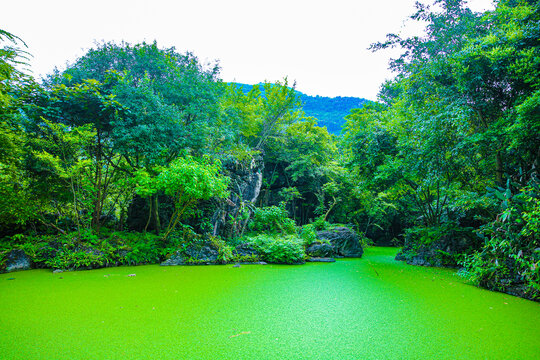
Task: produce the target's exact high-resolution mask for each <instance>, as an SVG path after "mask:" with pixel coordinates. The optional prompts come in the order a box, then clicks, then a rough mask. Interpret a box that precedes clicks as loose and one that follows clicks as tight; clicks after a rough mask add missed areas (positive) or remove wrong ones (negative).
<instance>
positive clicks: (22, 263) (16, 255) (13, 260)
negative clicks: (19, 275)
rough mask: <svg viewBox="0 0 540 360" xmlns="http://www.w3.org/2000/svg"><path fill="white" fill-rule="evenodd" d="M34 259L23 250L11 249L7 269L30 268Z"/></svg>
mask: <svg viewBox="0 0 540 360" xmlns="http://www.w3.org/2000/svg"><path fill="white" fill-rule="evenodd" d="M31 268H32V260H31V259H30V257H29V256H28V255H26V253H25V252H24V251H23V250H11V251H10V252H8V253H7V256H6V271H7V272H11V271H18V270H29V269H31Z"/></svg>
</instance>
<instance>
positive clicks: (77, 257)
mask: <svg viewBox="0 0 540 360" xmlns="http://www.w3.org/2000/svg"><path fill="white" fill-rule="evenodd" d="M45 264H46V265H47V266H48V267H50V268H53V269H63V270H68V269H70V270H71V269H80V268H99V267H104V266H106V265H108V264H109V262H108V259H107V257H106V256H105V254H94V253H92V252H86V251H68V250H65V251H62V252H60V253H58V254H57V255H56V256H55V257H54V258H52V259H49V260H47V261H46V262H45Z"/></svg>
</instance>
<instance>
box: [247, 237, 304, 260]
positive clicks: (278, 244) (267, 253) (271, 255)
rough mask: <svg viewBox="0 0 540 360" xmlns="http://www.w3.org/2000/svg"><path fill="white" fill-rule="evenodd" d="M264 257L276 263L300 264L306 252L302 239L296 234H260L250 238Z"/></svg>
mask: <svg viewBox="0 0 540 360" xmlns="http://www.w3.org/2000/svg"><path fill="white" fill-rule="evenodd" d="M248 241H249V242H251V243H252V244H253V245H254V246H255V247H256V248H257V250H258V251H259V253H260V256H261V257H262V259H263V260H264V261H266V262H269V263H274V264H300V263H303V262H304V257H305V252H304V246H303V244H302V243H303V241H302V239H300V238H298V237H296V236H292V235H289V236H285V237H283V236H275V235H258V236H255V237H253V238H249V239H248Z"/></svg>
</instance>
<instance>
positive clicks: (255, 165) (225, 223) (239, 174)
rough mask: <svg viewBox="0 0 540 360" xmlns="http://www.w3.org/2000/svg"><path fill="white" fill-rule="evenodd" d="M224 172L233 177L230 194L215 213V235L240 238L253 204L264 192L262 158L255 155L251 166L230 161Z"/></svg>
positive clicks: (225, 165)
mask: <svg viewBox="0 0 540 360" xmlns="http://www.w3.org/2000/svg"><path fill="white" fill-rule="evenodd" d="M224 170H225V171H226V172H227V174H228V175H229V176H230V178H231V184H230V186H229V190H230V191H231V194H230V196H229V198H227V199H225V200H223V201H220V203H219V204H218V208H217V209H216V211H215V212H214V215H213V217H212V225H213V235H214V236H217V235H220V236H223V237H231V236H238V235H241V234H242V233H243V232H244V230H245V227H246V225H247V222H248V220H249V217H250V216H251V211H252V210H251V209H252V207H253V204H254V203H255V201H256V200H257V198H258V197H259V194H260V192H261V187H262V179H263V170H264V162H263V158H262V155H256V156H255V157H254V158H253V159H252V160H251V161H250V162H249V163H248V164H241V163H240V162H238V161H231V162H228V163H226V164H224Z"/></svg>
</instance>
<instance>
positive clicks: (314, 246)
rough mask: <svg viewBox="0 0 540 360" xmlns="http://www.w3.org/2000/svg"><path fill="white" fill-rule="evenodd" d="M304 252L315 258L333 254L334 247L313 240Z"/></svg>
mask: <svg viewBox="0 0 540 360" xmlns="http://www.w3.org/2000/svg"><path fill="white" fill-rule="evenodd" d="M306 254H307V255H308V256H311V257H315V258H328V257H332V256H334V247H333V246H332V245H330V244H328V243H321V242H313V243H311V244H309V245H308V247H307V248H306Z"/></svg>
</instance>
